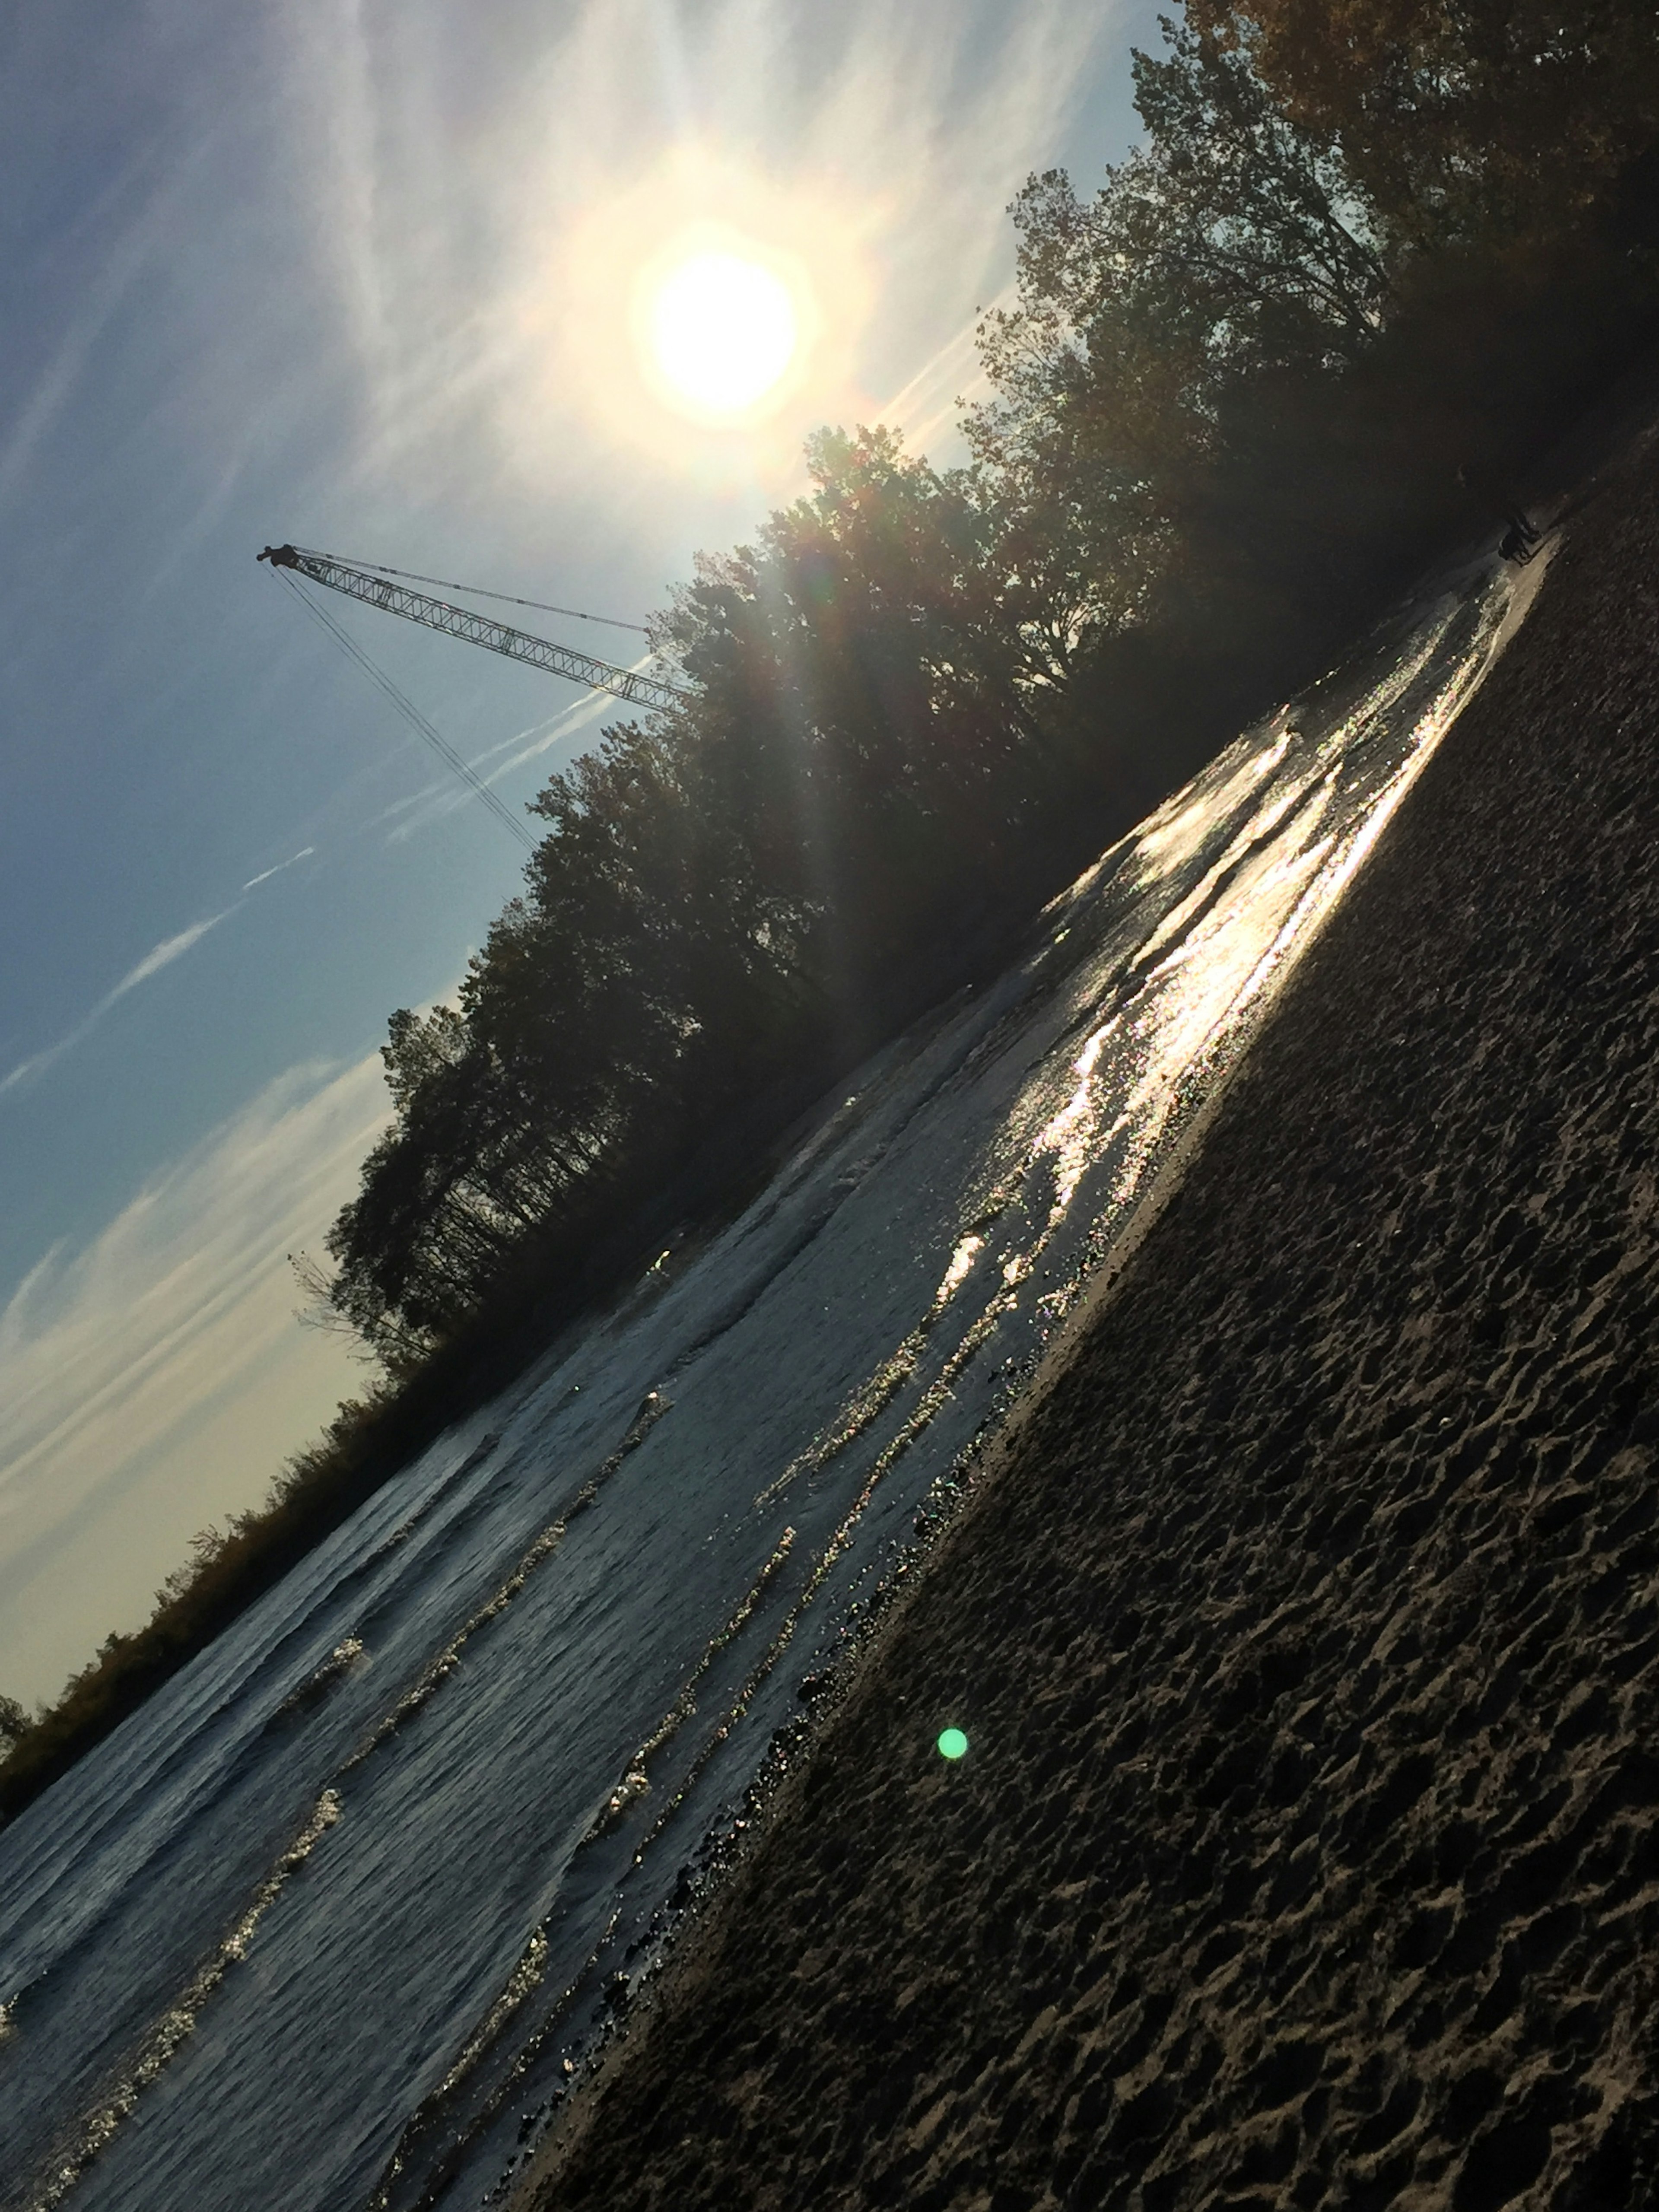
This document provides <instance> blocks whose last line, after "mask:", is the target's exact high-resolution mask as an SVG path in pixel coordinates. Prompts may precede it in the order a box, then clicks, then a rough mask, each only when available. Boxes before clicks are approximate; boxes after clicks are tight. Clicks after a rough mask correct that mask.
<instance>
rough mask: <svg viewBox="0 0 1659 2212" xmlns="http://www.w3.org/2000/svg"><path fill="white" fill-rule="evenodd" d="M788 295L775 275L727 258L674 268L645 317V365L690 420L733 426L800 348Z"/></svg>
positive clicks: (703, 256)
mask: <svg viewBox="0 0 1659 2212" xmlns="http://www.w3.org/2000/svg"><path fill="white" fill-rule="evenodd" d="M800 337H801V332H800V323H799V316H798V314H797V313H796V305H795V300H794V296H793V292H792V290H791V289H790V286H789V285H788V283H787V282H786V281H785V279H784V278H783V277H782V276H780V275H779V274H778V273H777V271H776V270H773V269H769V268H768V267H767V266H766V264H764V263H763V262H761V261H757V260H751V259H750V258H748V257H747V256H746V255H744V254H743V253H738V252H729V251H714V250H708V251H704V252H696V253H691V254H690V255H688V256H687V257H686V258H684V259H683V260H681V261H678V262H677V263H676V264H674V265H673V266H672V267H671V268H670V269H669V270H667V271H666V272H665V274H664V275H663V276H661V277H660V278H659V281H658V282H657V283H656V284H655V286H654V288H653V293H652V295H651V299H650V303H649V307H648V310H647V343H648V346H649V349H650V354H651V359H652V362H653V366H654V368H655V369H656V371H657V373H658V374H659V376H660V378H661V379H662V381H663V383H664V384H665V386H667V388H668V391H669V392H670V393H671V394H672V395H673V396H674V397H675V398H677V399H678V400H679V401H680V402H681V403H682V404H684V405H686V406H688V407H689V408H690V410H693V411H695V412H696V413H697V414H700V415H702V416H712V417H714V418H716V419H719V420H724V421H734V420H736V419H737V418H738V416H742V415H744V414H746V413H747V412H748V410H750V408H752V407H754V406H755V405H756V404H757V402H759V401H760V400H762V399H763V398H765V397H766V395H767V394H768V393H769V392H771V391H773V390H774V389H775V386H777V385H778V384H779V383H780V382H781V380H782V378H783V377H784V376H785V374H787V371H788V369H789V367H790V365H791V363H792V362H793V361H794V358H795V355H796V352H797V349H798V348H799V343H800Z"/></svg>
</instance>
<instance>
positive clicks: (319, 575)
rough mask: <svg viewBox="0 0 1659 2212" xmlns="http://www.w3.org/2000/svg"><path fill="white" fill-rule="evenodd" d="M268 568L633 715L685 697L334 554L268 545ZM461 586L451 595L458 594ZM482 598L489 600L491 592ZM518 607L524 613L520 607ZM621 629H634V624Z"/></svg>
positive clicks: (672, 687)
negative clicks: (618, 703) (600, 694)
mask: <svg viewBox="0 0 1659 2212" xmlns="http://www.w3.org/2000/svg"><path fill="white" fill-rule="evenodd" d="M258 557H259V558H260V560H262V561H269V562H270V565H271V567H272V568H291V569H293V570H294V572H295V574H296V575H300V576H306V577H308V578H309V579H310V580H311V581H312V582H313V584H326V585H327V586H328V588H329V590H330V591H331V592H344V593H345V594H346V596H347V598H348V599H361V600H362V602H363V604H364V605H365V606H370V607H379V608H380V610H381V611H382V612H383V613H385V614H389V615H403V616H404V617H405V618H406V619H407V620H408V621H410V622H417V623H424V624H425V625H426V627H427V629H435V630H438V631H440V632H441V634H442V635H444V636H445V637H459V638H460V639H462V640H463V641H465V643H466V644H468V645H482V646H483V647H485V648H486V649H487V650H488V651H489V652H490V653H503V654H505V655H506V657H507V659H509V660H521V661H523V662H525V663H526V665H527V666H529V667H531V668H544V669H546V670H547V671H548V673H549V674H550V675H552V676H566V677H568V678H569V679H570V681H571V682H572V683H573V684H586V686H587V688H588V690H591V691H609V692H611V693H612V694H613V695H614V696H615V697H617V698H618V699H625V700H627V702H629V706H632V707H671V706H674V705H676V704H677V703H678V702H679V701H680V700H682V699H684V697H685V696H686V692H685V690H684V686H682V685H680V684H673V683H671V682H669V681H668V679H667V678H665V677H660V676H647V675H645V674H643V673H642V672H641V671H640V670H639V669H637V668H619V667H617V665H616V664H615V663H614V662H613V661H609V660H601V659H599V658H598V657H597V655H595V654H593V653H579V652H577V650H576V649H575V647H574V646H568V645H551V644H550V643H549V642H548V641H547V639H545V638H544V637H532V635H530V633H529V631H528V630H522V629H513V626H512V624H511V623H504V622H497V621H496V620H495V618H494V617H493V616H490V615H479V614H474V613H473V612H472V611H471V609H470V608H467V607H458V606H455V605H452V604H451V602H450V601H449V600H447V599H434V598H433V597H432V596H431V594H430V593H429V592H416V591H411V590H410V587H409V586H408V585H407V584H405V583H399V582H394V581H393V575H395V574H396V571H393V572H392V574H385V575H382V574H377V573H376V572H375V571H374V569H372V568H356V567H355V566H354V565H353V564H352V563H351V562H349V561H342V560H339V559H337V557H336V556H334V555H333V554H332V553H317V552H313V551H312V550H310V549H309V548H308V547H307V546H303V545H267V546H266V548H265V550H264V552H263V553H261V554H260V555H259V556H258ZM452 589H455V590H462V589H465V586H452ZM480 596H481V597H484V598H495V597H497V596H499V595H498V594H496V593H494V592H487V593H481V594H480ZM518 604H520V605H526V606H528V605H532V602H531V601H529V600H524V601H521V602H519V603H518ZM583 619H584V620H586V619H588V617H583ZM626 627H629V628H630V629H631V628H633V627H634V625H633V624H631V623H630V624H628V625H626Z"/></svg>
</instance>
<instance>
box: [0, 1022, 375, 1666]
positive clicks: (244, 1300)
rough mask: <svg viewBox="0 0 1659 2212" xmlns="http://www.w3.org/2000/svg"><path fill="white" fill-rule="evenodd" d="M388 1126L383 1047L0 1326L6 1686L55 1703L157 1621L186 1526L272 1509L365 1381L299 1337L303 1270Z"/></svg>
mask: <svg viewBox="0 0 1659 2212" xmlns="http://www.w3.org/2000/svg"><path fill="white" fill-rule="evenodd" d="M386 1113H387V1102H386V1086H385V1082H384V1079H383V1075H382V1071H381V1068H380V1058H379V1055H378V1054H368V1055H366V1056H365V1058H363V1059H362V1060H359V1061H356V1062H355V1063H353V1064H351V1065H349V1066H328V1065H321V1064H319V1065H317V1066H302V1067H298V1068H295V1069H292V1070H290V1071H289V1073H287V1074H286V1075H284V1076H283V1077H282V1078H280V1079H279V1080H278V1081H276V1083H274V1084H271V1085H269V1086H267V1088H266V1089H265V1090H264V1091H262V1092H261V1093H260V1094H259V1095H258V1097H256V1098H255V1099H254V1100H253V1101H252V1103H250V1104H249V1105H248V1106H246V1108H244V1109H242V1111H241V1112H240V1113H239V1114H237V1115H234V1117H233V1118H232V1119H231V1120H229V1121H227V1122H225V1123H224V1124H222V1126H221V1127H219V1128H218V1129H216V1130H215V1131H213V1132H212V1133H210V1135H209V1136H208V1137H207V1138H205V1139H204V1140H203V1141H202V1142H201V1143H200V1144H198V1145H197V1146H194V1147H193V1148H192V1149H191V1151H190V1152H188V1153H186V1154H185V1156H184V1157H183V1158H181V1159H179V1160H178V1161H176V1162H175V1163H173V1164H172V1165H171V1166H170V1167H169V1168H167V1170H165V1171H163V1172H162V1173H161V1174H160V1175H158V1176H155V1177H154V1178H152V1179H151V1180H150V1181H149V1182H148V1183H147V1184H146V1185H145V1186H144V1188H143V1189H142V1190H141V1191H140V1192H139V1193H138V1194H137V1197H135V1198H134V1199H133V1200H131V1203H130V1204H129V1205H127V1206H125V1207H124V1208H123V1209H122V1211H121V1212H119V1213H118V1215H117V1216H116V1217H115V1218H114V1219H113V1220H112V1221H111V1222H110V1223H109V1224H108V1225H106V1227H105V1228H104V1229H103V1230H102V1231H100V1234H99V1235H98V1236H96V1237H94V1238H93V1239H92V1241H91V1242H90V1243H88V1245H87V1246H86V1247H85V1248H84V1249H81V1250H79V1251H76V1252H70V1251H68V1250H66V1249H64V1248H63V1247H61V1246H60V1247H58V1248H57V1249H54V1250H52V1252H49V1253H48V1254H47V1255H46V1257H45V1258H44V1259H43V1260H41V1261H40V1263H39V1264H38V1265H37V1266H36V1267H34V1268H33V1271H32V1272H31V1273H30V1274H29V1275H28V1276H27V1279H25V1280H24V1282H23V1283H22V1284H21V1285H20V1287H19V1288H18V1290H17V1291H16V1292H15V1294H14V1296H13V1297H12V1298H11V1300H10V1302H9V1304H8V1305H7V1306H6V1307H5V1309H4V1310H3V1312H0V1624H3V1626H0V1681H4V1682H6V1684H7V1686H8V1687H9V1688H11V1687H12V1686H13V1685H14V1684H15V1683H18V1682H20V1681H21V1683H22V1684H23V1686H25V1688H26V1690H27V1693H29V1694H37V1693H40V1692H42V1691H47V1690H50V1689H52V1688H55V1687H56V1682H57V1679H58V1674H60V1673H61V1672H62V1671H66V1670H67V1669H68V1668H69V1667H70V1666H72V1665H73V1664H75V1663H76V1659H77V1656H85V1653H86V1652H87V1651H88V1650H90V1649H91V1647H92V1646H93V1645H94V1644H95V1643H96V1642H97V1641H98V1639H99V1638H100V1636H101V1635H102V1634H103V1633H105V1632H106V1630H107V1629H109V1628H110V1627H111V1626H114V1625H127V1624H131V1622H133V1621H135V1620H138V1619H141V1618H142V1617H143V1614H144V1613H146V1612H147V1610H148V1607H149V1599H150V1594H151V1592H152V1591H153V1590H154V1589H155V1586H156V1584H157V1583H158V1582H159V1581H160V1579H161V1576H162V1575H164V1574H165V1573H166V1572H167V1570H168V1568H169V1567H170V1566H172V1565H176V1563H177V1561H178V1560H179V1559H180V1558H182V1557H183V1556H184V1553H185V1549H186V1547H187V1544H188V1540H189V1537H190V1535H191V1532H192V1531H193V1530H194V1529H195V1528H197V1527H199V1526H200V1525H201V1523H202V1522H203V1521H204V1520H205V1519H207V1518H209V1517H211V1516H213V1515H215V1514H221V1513H223V1512H224V1511H226V1510H235V1509H236V1508H238V1507H240V1506H242V1505H246V1504H251V1503H252V1502H254V1501H255V1500H257V1499H258V1498H259V1497H260V1496H261V1495H262V1493H263V1492H264V1488H265V1486H267V1484H268V1483H269V1482H270V1479H271V1478H272V1476H274V1475H275V1474H276V1471H277V1468H278V1465H279V1463H280V1461H281V1458H282V1455H283V1450H284V1449H291V1448H292V1446H293V1444H294V1443H297V1442H298V1441H299V1440H300V1438H301V1436H303V1434H304V1433H305V1431H306V1428H307V1425H310V1426H314V1425H316V1423H317V1422H318V1420H319V1419H320V1418H321V1417H322V1416H323V1415H324V1414H325V1412H326V1411H327V1410H328V1408H329V1407H331V1403H332V1401H333V1399H334V1398H336V1397H337V1396H339V1395H341V1393H342V1390H343V1389H346V1388H349V1387H350V1384H351V1381H352V1377H353V1375H354V1373H355V1371H356V1370H353V1369H352V1367H351V1366H350V1364H349V1361H348V1360H347V1358H346V1356H345V1353H344V1352H343V1347H342V1346H340V1345H339V1344H337V1342H336V1341H335V1340H332V1339H330V1338H324V1337H319V1336H318V1335H316V1334H315V1333H314V1332H311V1331H307V1330H301V1328H298V1327H297V1326H296V1325H295V1321H294V1318H293V1308H294V1305H295V1285H294V1283H293V1280H292V1278H291V1275H290V1273H289V1267H288V1265H287V1261H286V1255H287V1254H288V1253H289V1251H291V1250H295V1249H299V1248H300V1247H301V1246H303V1245H307V1244H309V1245H311V1246H313V1247H314V1246H315V1245H316V1244H317V1243H319V1241H320V1239H321V1237H322V1236H323V1235H324V1234H325V1231H326V1229H327V1225H328V1224H329V1222H330V1221H331V1219H332V1218H333V1216H334V1215H335V1213H336V1212H337V1211H338V1209H339V1206H341V1204H342V1203H343V1201H344V1200H345V1199H346V1198H347V1197H349V1195H350V1193H351V1191H352V1189H353V1188H355V1183H356V1171H357V1166H358V1163H359V1162H360V1161H361V1159H362V1155H363V1153H364V1152H365V1151H366V1150H367V1148H368V1146H369V1145H370V1144H371V1143H372V1142H373V1141H374V1137H375V1135H376V1133H378V1131H379V1130H380V1127H381V1126H382V1125H383V1123H384V1121H385V1120H386ZM262 1401H263V1404H264V1407H266V1409H267V1411H266V1413H265V1414H264V1417H262V1415H261V1410H260V1408H261V1405H262ZM272 1407H281V1408H282V1409H283V1410H282V1411H281V1412H280V1413H276V1412H272V1411H270V1410H269V1409H270V1408H272ZM129 1524H131V1525H132V1527H133V1528H136V1531H137V1533H136V1534H131V1533H129ZM13 1693H14V1694H15V1689H14V1690H13Z"/></svg>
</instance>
